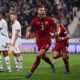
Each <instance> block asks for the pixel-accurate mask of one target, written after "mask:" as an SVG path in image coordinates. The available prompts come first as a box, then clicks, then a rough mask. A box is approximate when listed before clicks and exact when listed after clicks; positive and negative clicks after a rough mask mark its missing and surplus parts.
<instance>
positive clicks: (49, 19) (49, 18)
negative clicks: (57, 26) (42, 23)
mask: <svg viewBox="0 0 80 80" xmlns="http://www.w3.org/2000/svg"><path fill="white" fill-rule="evenodd" d="M45 19H46V20H48V21H50V22H54V19H52V18H51V17H49V16H46V17H45Z"/></svg>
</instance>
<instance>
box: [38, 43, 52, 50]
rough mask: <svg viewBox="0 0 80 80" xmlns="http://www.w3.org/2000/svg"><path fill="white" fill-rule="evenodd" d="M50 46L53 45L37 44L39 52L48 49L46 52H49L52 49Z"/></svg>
mask: <svg viewBox="0 0 80 80" xmlns="http://www.w3.org/2000/svg"><path fill="white" fill-rule="evenodd" d="M50 46H51V43H44V44H43V43H40V44H39V43H37V47H38V50H40V49H46V50H48V49H49V48H50Z"/></svg>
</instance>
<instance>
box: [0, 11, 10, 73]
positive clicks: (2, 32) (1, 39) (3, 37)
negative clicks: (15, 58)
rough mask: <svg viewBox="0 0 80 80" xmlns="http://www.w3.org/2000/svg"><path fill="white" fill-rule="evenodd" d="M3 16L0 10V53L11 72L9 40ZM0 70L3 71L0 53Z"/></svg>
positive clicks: (8, 70)
mask: <svg viewBox="0 0 80 80" xmlns="http://www.w3.org/2000/svg"><path fill="white" fill-rule="evenodd" d="M3 17H4V15H3V12H1V11H0V54H1V52H3V55H4V57H5V61H6V65H7V72H11V66H10V59H9V56H8V41H9V38H8V26H7V23H6V21H5V20H4V18H3ZM0 72H4V68H3V64H2V58H1V55H0Z"/></svg>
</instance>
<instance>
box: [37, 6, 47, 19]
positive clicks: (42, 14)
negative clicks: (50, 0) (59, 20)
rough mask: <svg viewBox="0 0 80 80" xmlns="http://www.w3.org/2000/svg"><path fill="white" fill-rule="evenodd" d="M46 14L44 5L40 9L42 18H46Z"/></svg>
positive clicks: (39, 12) (39, 13)
mask: <svg viewBox="0 0 80 80" xmlns="http://www.w3.org/2000/svg"><path fill="white" fill-rule="evenodd" d="M45 14H46V11H45V8H44V7H43V8H39V9H38V15H39V16H40V17H41V18H44V16H45Z"/></svg>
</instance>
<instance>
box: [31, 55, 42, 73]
mask: <svg viewBox="0 0 80 80" xmlns="http://www.w3.org/2000/svg"><path fill="white" fill-rule="evenodd" d="M40 59H41V58H40V56H37V57H36V60H35V62H34V64H33V66H32V69H31V71H30V72H31V73H33V72H34V71H35V69H36V68H37V67H38V65H39V64H40Z"/></svg>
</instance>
